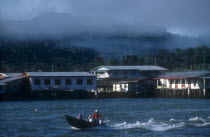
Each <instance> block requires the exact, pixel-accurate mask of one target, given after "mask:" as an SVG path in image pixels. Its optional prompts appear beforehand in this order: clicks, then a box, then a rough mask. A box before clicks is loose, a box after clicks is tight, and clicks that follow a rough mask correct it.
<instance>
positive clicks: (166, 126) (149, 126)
mask: <svg viewBox="0 0 210 137" xmlns="http://www.w3.org/2000/svg"><path fill="white" fill-rule="evenodd" d="M184 125H185V123H184V122H181V123H175V124H174V123H167V122H158V121H155V120H154V119H153V118H151V119H150V120H149V121H148V122H139V121H137V122H136V123H127V122H123V123H117V124H114V125H111V127H113V128H114V129H130V128H142V129H146V130H151V131H166V130H171V129H176V128H181V127H183V126H184Z"/></svg>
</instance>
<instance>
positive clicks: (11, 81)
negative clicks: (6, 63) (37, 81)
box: [0, 73, 30, 100]
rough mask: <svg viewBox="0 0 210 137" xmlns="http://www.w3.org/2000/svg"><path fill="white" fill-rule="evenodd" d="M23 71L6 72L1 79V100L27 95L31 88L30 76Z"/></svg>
mask: <svg viewBox="0 0 210 137" xmlns="http://www.w3.org/2000/svg"><path fill="white" fill-rule="evenodd" d="M20 74H21V73H4V78H1V80H0V100H3V99H15V98H18V97H25V95H27V93H28V92H29V90H30V86H29V85H30V82H29V78H28V76H22V75H20Z"/></svg>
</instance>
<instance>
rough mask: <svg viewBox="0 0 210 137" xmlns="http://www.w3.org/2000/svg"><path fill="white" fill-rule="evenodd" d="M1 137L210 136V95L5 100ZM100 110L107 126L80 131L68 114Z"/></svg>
mask: <svg viewBox="0 0 210 137" xmlns="http://www.w3.org/2000/svg"><path fill="white" fill-rule="evenodd" d="M0 105H1V106H0V136H3V137H39V136H40V137H41V136H46V137H47V136H48V137H70V136H75V137H78V136H89V137H92V136H122V137H127V136H130V137H133V136H135V137H136V136H179V137H180V136H210V100H209V99H140V98H139V99H100V100H98V101H96V100H53V101H14V102H0ZM95 109H98V110H99V113H100V114H101V115H102V117H103V119H104V122H105V123H106V125H107V127H97V128H93V129H85V130H80V129H75V128H72V127H70V126H69V125H68V123H67V121H66V120H65V118H64V114H68V115H71V116H75V117H76V116H77V114H78V113H81V114H82V115H83V117H87V116H88V115H89V114H92V113H93V112H94V111H95Z"/></svg>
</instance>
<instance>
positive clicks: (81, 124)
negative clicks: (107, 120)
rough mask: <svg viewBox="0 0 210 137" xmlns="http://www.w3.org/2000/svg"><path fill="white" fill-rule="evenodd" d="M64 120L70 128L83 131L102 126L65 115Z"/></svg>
mask: <svg viewBox="0 0 210 137" xmlns="http://www.w3.org/2000/svg"><path fill="white" fill-rule="evenodd" d="M65 118H66V120H67V122H68V123H69V125H70V126H72V127H76V128H81V129H85V128H93V127H97V126H102V125H101V124H98V123H94V122H89V121H85V120H82V119H77V118H74V117H71V116H68V115H65Z"/></svg>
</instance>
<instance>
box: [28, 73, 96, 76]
mask: <svg viewBox="0 0 210 137" xmlns="http://www.w3.org/2000/svg"><path fill="white" fill-rule="evenodd" d="M26 73H28V74H30V76H32V77H42V76H45V77H65V76H71V77H74V76H75V77H76V76H79V77H82V76H88V77H90V76H91V77H92V76H96V75H94V74H91V73H88V72H26Z"/></svg>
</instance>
